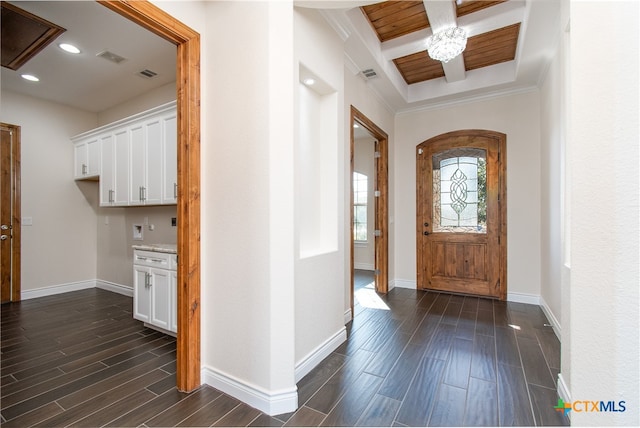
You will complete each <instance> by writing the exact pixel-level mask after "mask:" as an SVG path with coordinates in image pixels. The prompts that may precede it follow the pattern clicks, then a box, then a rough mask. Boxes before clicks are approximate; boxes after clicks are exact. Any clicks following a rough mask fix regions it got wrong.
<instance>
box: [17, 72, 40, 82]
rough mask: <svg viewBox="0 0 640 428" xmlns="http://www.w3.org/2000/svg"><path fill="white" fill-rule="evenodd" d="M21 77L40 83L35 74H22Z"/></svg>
mask: <svg viewBox="0 0 640 428" xmlns="http://www.w3.org/2000/svg"><path fill="white" fill-rule="evenodd" d="M21 77H22V78H23V79H26V80H29V81H31V82H39V81H40V79H38V78H37V77H36V76H34V75H33V74H21Z"/></svg>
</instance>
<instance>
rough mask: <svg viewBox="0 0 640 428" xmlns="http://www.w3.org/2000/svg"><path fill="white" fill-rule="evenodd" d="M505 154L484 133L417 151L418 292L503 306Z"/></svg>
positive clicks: (442, 139) (434, 141) (502, 141)
mask: <svg viewBox="0 0 640 428" xmlns="http://www.w3.org/2000/svg"><path fill="white" fill-rule="evenodd" d="M505 147H506V136H505V135H504V134H501V133H497V132H491V131H481V130H469V131H456V132H452V133H448V134H443V135H440V136H437V137H434V138H431V139H429V140H427V141H425V142H423V143H421V144H420V145H418V147H417V153H416V156H417V160H416V190H417V195H416V196H417V200H416V208H417V237H416V239H417V268H418V272H417V280H418V288H421V289H432V290H439V291H447V292H455V293H464V294H473V295H479V296H485V297H493V298H499V299H502V300H504V299H505V298H506V289H507V288H506V209H505V208H506V200H505V196H506V191H505V189H506V186H505V178H506V177H505V175H506V174H505V171H506V169H505V165H504V164H503V163H502V160H503V159H502V158H504V156H503V155H502V156H501V153H502V154H504V152H505Z"/></svg>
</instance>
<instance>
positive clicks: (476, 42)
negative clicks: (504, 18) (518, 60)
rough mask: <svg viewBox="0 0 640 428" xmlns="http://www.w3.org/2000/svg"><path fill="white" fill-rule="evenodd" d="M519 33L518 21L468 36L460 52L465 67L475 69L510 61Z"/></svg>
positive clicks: (514, 52) (513, 55) (513, 56)
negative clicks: (465, 45)
mask: <svg viewBox="0 0 640 428" xmlns="http://www.w3.org/2000/svg"><path fill="white" fill-rule="evenodd" d="M519 33H520V23H517V24H513V25H509V26H508V27H504V28H499V29H497V30H493V31H489V32H488V33H483V34H479V35H477V36H475V37H471V38H469V40H467V48H466V49H465V51H464V52H463V53H462V55H463V56H464V65H465V69H466V70H467V71H468V70H475V69H478V68H482V67H488V66H490V65H495V64H499V63H502V62H506V61H512V60H513V59H515V57H516V48H517V47H518V35H519Z"/></svg>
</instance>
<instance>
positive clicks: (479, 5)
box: [456, 0, 507, 17]
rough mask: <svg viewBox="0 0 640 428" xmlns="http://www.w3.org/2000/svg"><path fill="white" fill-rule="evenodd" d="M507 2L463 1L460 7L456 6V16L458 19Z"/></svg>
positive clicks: (487, 0)
mask: <svg viewBox="0 0 640 428" xmlns="http://www.w3.org/2000/svg"><path fill="white" fill-rule="evenodd" d="M505 1H507V0H471V1H469V0H466V1H463V2H462V3H461V4H460V5H456V15H457V16H458V17H461V16H464V15H469V14H470V13H474V12H477V11H479V10H482V9H486V8H488V7H491V6H495V5H497V4H500V3H504V2H505Z"/></svg>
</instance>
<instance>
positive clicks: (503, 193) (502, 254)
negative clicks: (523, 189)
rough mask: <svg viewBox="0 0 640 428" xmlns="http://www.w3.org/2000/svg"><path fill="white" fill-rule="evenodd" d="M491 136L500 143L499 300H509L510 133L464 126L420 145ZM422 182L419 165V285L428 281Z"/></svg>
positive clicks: (417, 206) (417, 193) (417, 276)
mask: <svg viewBox="0 0 640 428" xmlns="http://www.w3.org/2000/svg"><path fill="white" fill-rule="evenodd" d="M473 137H481V138H491V139H494V140H496V141H497V145H498V195H497V199H498V228H499V230H498V251H499V261H498V269H499V272H498V278H499V281H500V290H499V293H498V299H500V300H506V299H507V156H506V154H507V136H506V134H503V133H501V132H497V131H489V130H484V129H463V130H459V131H452V132H447V133H444V134H440V135H436V136H434V137H432V138H429V139H427V140H425V141H423V142H421V143H420V144H418V145H417V146H416V148H417V150H419V148H420V146H422V145H424V144H431V143H437V142H441V141H443V140H449V139H459V138H473ZM421 186H422V181H421V180H420V176H419V171H418V167H417V166H416V215H415V218H416V220H417V221H416V279H417V284H424V280H423V275H424V274H423V272H422V271H421V269H420V260H424V251H425V249H424V248H423V246H422V245H420V238H419V237H420V236H421V234H422V232H423V229H424V228H423V225H422V224H421V221H420V219H419V215H418V209H419V207H420V201H419V198H420V197H421V193H422V189H421Z"/></svg>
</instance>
